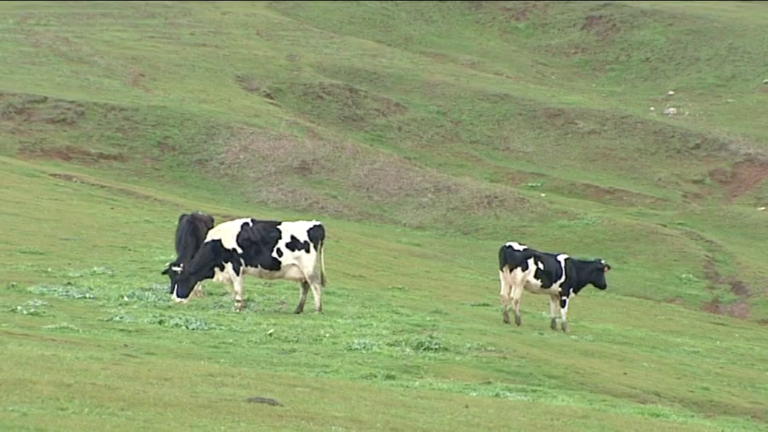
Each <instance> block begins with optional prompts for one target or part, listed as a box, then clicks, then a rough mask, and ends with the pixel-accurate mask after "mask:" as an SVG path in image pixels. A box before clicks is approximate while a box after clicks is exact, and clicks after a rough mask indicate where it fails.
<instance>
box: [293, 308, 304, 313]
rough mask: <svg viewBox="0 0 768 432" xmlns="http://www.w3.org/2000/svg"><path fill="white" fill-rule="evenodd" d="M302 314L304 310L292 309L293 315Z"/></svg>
mask: <svg viewBox="0 0 768 432" xmlns="http://www.w3.org/2000/svg"><path fill="white" fill-rule="evenodd" d="M302 312H304V309H299V308H296V309H294V310H293V313H295V314H297V315H298V314H300V313H302Z"/></svg>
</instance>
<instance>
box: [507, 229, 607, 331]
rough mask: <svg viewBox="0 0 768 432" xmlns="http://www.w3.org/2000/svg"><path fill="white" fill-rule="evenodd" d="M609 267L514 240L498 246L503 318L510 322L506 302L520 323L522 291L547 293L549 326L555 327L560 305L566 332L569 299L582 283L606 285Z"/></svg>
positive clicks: (597, 285)
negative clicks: (535, 248)
mask: <svg viewBox="0 0 768 432" xmlns="http://www.w3.org/2000/svg"><path fill="white" fill-rule="evenodd" d="M610 269H611V266H610V265H608V264H607V263H606V262H605V261H604V260H602V259H595V260H591V261H584V260H578V259H576V258H572V257H570V256H568V255H566V254H562V253H561V254H553V253H547V252H539V251H537V250H534V249H531V248H529V247H527V246H525V245H521V244H519V243H516V242H508V243H506V244H504V245H503V246H502V247H501V249H499V279H500V281H501V293H500V296H501V304H502V306H503V312H502V317H503V319H504V323H505V324H509V303H510V300H511V301H512V306H513V307H514V312H515V324H517V325H520V324H521V323H522V320H521V318H520V297H521V296H522V294H523V290H525V291H528V292H531V293H534V294H548V295H549V314H550V327H551V328H552V330H557V307H558V303H559V304H560V319H561V321H562V329H563V331H564V332H568V322H567V320H566V315H567V313H568V302H569V301H570V299H571V298H572V297H573V296H575V295H576V294H578V293H579V292H580V291H581V290H582V289H583V288H584V287H585V286H587V285H589V284H592V285H593V286H594V287H596V288H598V289H600V290H604V289H606V288H608V284H607V282H606V281H605V273H606V272H608V271H609V270H610Z"/></svg>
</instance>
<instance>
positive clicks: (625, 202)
mask: <svg viewBox="0 0 768 432" xmlns="http://www.w3.org/2000/svg"><path fill="white" fill-rule="evenodd" d="M503 178H504V181H505V182H506V183H507V184H508V185H512V186H516V187H525V188H530V189H534V190H536V189H538V188H541V189H542V190H546V191H548V192H551V193H556V194H559V195H563V196H570V197H578V198H581V199H586V200H590V201H595V202H599V203H601V204H607V205H611V206H616V207H632V206H640V207H660V206H663V205H666V204H668V201H667V200H664V199H662V198H657V197H654V196H651V195H645V194H642V193H637V192H632V191H628V190H626V189H620V188H615V187H610V186H609V187H603V186H598V185H595V184H591V183H578V182H568V181H566V180H562V179H558V178H554V177H550V176H547V175H545V174H539V173H530V172H524V171H504V172H503Z"/></svg>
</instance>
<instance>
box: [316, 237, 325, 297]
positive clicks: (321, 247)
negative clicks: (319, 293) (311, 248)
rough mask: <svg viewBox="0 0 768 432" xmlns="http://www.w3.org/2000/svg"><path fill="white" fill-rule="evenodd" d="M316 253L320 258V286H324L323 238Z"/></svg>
mask: <svg viewBox="0 0 768 432" xmlns="http://www.w3.org/2000/svg"><path fill="white" fill-rule="evenodd" d="M317 254H318V255H319V257H318V258H320V286H322V287H325V284H326V282H327V280H326V278H325V239H323V240H321V241H320V247H318V248H317Z"/></svg>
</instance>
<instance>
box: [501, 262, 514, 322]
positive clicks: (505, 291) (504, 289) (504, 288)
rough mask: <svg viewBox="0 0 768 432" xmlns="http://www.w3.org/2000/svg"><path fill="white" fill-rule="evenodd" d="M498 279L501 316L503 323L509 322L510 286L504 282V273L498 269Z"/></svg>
mask: <svg viewBox="0 0 768 432" xmlns="http://www.w3.org/2000/svg"><path fill="white" fill-rule="evenodd" d="M499 281H500V282H501V291H500V292H499V298H500V299H501V307H502V312H501V317H502V320H503V321H504V324H509V294H510V293H509V291H510V288H511V287H510V286H509V285H508V284H507V283H506V281H505V278H504V273H503V272H501V271H499Z"/></svg>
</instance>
